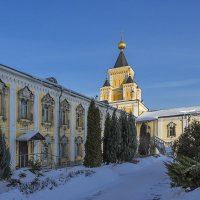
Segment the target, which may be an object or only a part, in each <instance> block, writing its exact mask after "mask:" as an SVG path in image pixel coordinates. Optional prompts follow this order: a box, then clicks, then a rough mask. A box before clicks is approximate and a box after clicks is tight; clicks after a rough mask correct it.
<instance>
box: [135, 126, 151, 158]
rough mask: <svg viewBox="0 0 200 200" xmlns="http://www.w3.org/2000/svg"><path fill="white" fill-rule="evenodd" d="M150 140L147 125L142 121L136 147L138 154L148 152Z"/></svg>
mask: <svg viewBox="0 0 200 200" xmlns="http://www.w3.org/2000/svg"><path fill="white" fill-rule="evenodd" d="M150 142H151V137H150V134H149V133H148V132H147V125H146V124H145V123H143V124H142V126H141V129H140V144H139V149H138V151H139V154H140V155H148V154H149V150H150Z"/></svg>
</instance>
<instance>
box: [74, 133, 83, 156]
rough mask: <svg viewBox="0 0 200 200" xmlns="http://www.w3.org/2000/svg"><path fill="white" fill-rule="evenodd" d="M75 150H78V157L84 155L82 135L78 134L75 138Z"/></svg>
mask: <svg viewBox="0 0 200 200" xmlns="http://www.w3.org/2000/svg"><path fill="white" fill-rule="evenodd" d="M75 144H76V145H75V150H76V157H82V156H83V151H82V150H83V149H82V144H83V139H82V137H81V136H78V137H76V138H75Z"/></svg>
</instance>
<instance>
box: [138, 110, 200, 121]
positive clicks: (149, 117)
mask: <svg viewBox="0 0 200 200" xmlns="http://www.w3.org/2000/svg"><path fill="white" fill-rule="evenodd" d="M192 113H200V106H191V107H181V108H171V109H166V110H157V111H148V112H145V113H143V114H142V115H140V116H139V117H138V118H137V122H142V121H153V120H157V119H158V118H162V117H168V116H181V115H186V114H192Z"/></svg>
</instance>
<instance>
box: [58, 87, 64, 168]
mask: <svg viewBox="0 0 200 200" xmlns="http://www.w3.org/2000/svg"><path fill="white" fill-rule="evenodd" d="M59 88H60V95H59V109H58V110H59V111H58V164H59V166H61V155H60V112H61V108H60V107H61V97H62V94H63V88H62V86H60V87H59Z"/></svg>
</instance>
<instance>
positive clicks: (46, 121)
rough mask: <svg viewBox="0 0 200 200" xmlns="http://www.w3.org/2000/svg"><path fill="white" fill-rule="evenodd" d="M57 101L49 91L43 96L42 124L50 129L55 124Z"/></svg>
mask: <svg viewBox="0 0 200 200" xmlns="http://www.w3.org/2000/svg"><path fill="white" fill-rule="evenodd" d="M54 106H55V101H54V99H53V98H52V97H51V96H50V94H49V93H47V94H46V95H45V96H44V97H43V98H42V125H43V126H44V127H45V128H46V129H48V128H50V127H51V126H53V120H54Z"/></svg>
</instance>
